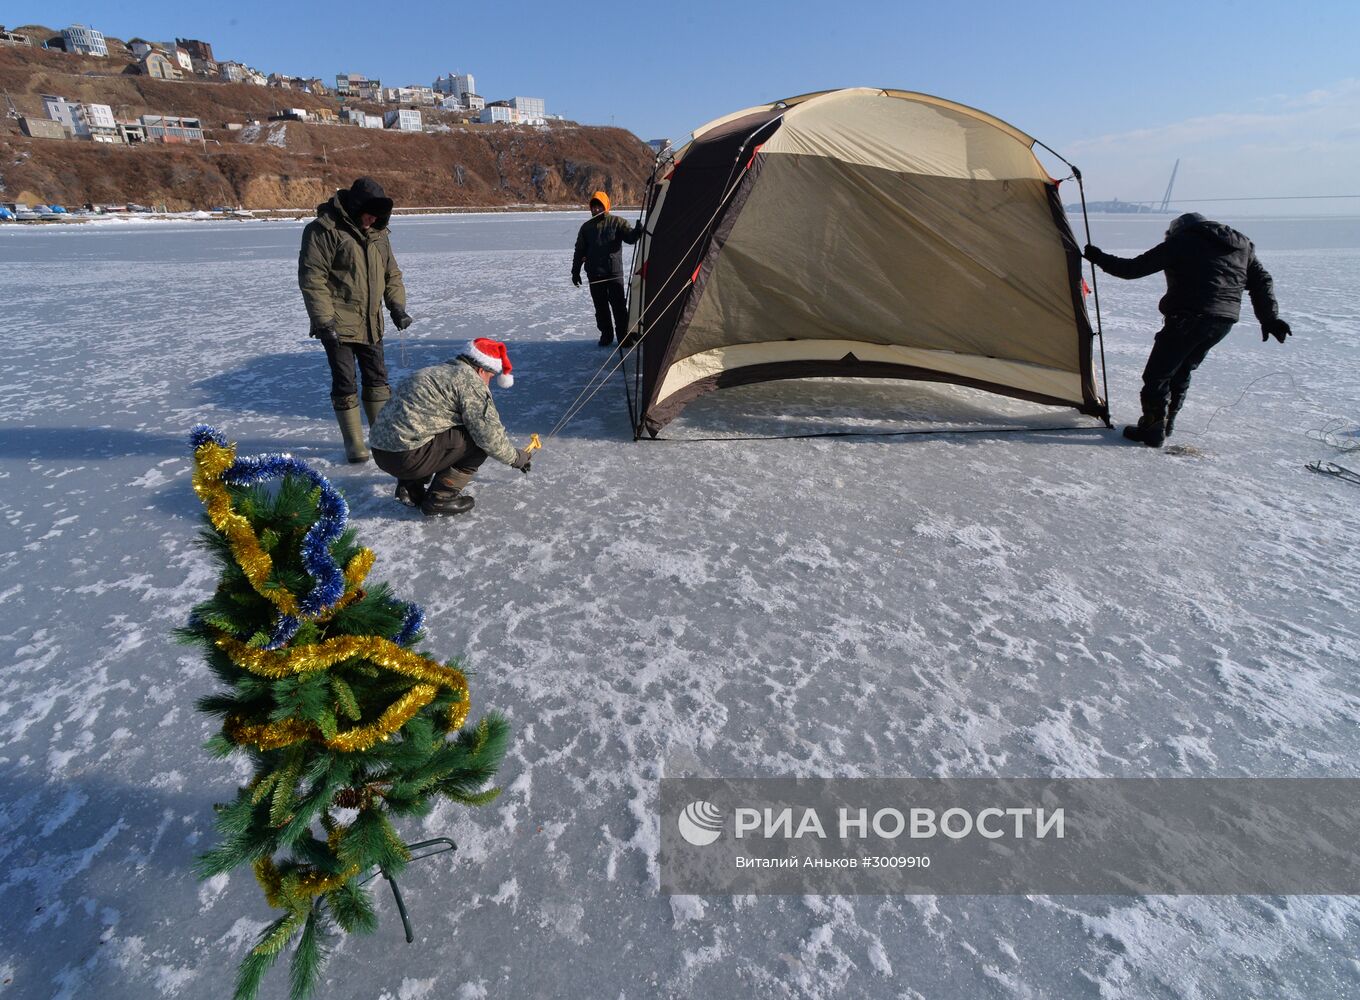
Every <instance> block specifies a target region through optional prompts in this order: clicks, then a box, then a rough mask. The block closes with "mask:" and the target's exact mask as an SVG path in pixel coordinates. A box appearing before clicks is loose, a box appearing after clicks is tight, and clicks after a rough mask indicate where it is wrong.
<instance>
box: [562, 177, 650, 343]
mask: <svg viewBox="0 0 1360 1000" xmlns="http://www.w3.org/2000/svg"><path fill="white" fill-rule="evenodd" d="M641 235H642V227H641V226H640V225H639V226H634V225H631V224H630V223H629V222H628V220H627V219H620V218H619V217H618V216H617V215H610V214H609V195H607V194H605V192H603V191H596V192H595V193H594V194H593V195H591V196H590V218H589V219H588V220H587V221H586V222H584V223H582V225H581V230H580V232H578V233H577V234H576V254H575V256H573V257H572V259H571V283H572V284H573V285H575V286H576V287H578V288H579V287H580V286H581V265H582V264H584V265H585V268H586V278H587V280H589V281H590V298H591V300H592V301H593V302H594V303H595V326H596V327H598V328H599V331H600V346H601V347H608V346H609V345H610V344H612V343H613V342H614V336H615V334H616V333H617V335H618V338H619V343H623V341H624V337H625V335H626V334H627V332H628V291H627V289H626V288H624V284H623V244H625V243H630V244H631V243H636V242H637V241H638V238H639V237H640V236H641ZM611 313H613V316H612V317H611V316H610V314H611ZM611 319H612V322H611Z"/></svg>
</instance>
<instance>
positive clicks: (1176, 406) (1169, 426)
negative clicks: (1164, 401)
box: [1166, 392, 1185, 437]
mask: <svg viewBox="0 0 1360 1000" xmlns="http://www.w3.org/2000/svg"><path fill="white" fill-rule="evenodd" d="M1184 404H1185V397H1184V396H1177V395H1176V394H1175V393H1174V392H1173V393H1172V394H1171V404H1170V405H1169V406H1168V407H1167V409H1166V436H1167V437H1170V436H1171V431H1172V430H1173V429H1174V428H1175V426H1176V414H1177V413H1180V412H1181V407H1182V406H1183V405H1184Z"/></svg>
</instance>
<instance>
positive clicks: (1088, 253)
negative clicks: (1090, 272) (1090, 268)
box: [1081, 243, 1100, 264]
mask: <svg viewBox="0 0 1360 1000" xmlns="http://www.w3.org/2000/svg"><path fill="white" fill-rule="evenodd" d="M1081 255H1082V256H1083V257H1085V258H1086V259H1087V260H1089V261H1090V262H1091V263H1092V264H1094V263H1095V262H1096V258H1097V257H1099V256H1100V247H1098V246H1096V245H1095V244H1094V243H1088V244H1086V249H1085V250H1083V251H1082V252H1081Z"/></svg>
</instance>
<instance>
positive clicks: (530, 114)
mask: <svg viewBox="0 0 1360 1000" xmlns="http://www.w3.org/2000/svg"><path fill="white" fill-rule="evenodd" d="M510 107H512V108H514V109H515V111H516V112H518V114H519V120H520V122H521V123H522V124H524V125H542V124H543V121H544V118H545V116H546V115H547V113H548V112H547V110H546V109H545V108H544V102H543V98H541V97H512V98H510Z"/></svg>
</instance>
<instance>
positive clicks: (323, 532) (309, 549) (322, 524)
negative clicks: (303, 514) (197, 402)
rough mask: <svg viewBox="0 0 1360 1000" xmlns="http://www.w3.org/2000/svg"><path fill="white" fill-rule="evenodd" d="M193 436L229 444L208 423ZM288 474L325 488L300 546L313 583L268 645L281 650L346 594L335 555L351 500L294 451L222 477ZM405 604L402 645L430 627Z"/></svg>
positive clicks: (241, 481)
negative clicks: (304, 623)
mask: <svg viewBox="0 0 1360 1000" xmlns="http://www.w3.org/2000/svg"><path fill="white" fill-rule="evenodd" d="M189 441H190V443H191V444H192V445H193V447H194V448H195V449H197V448H199V447H201V446H202V445H204V444H207V443H208V442H209V441H211V442H212V443H214V444H216V445H218V446H219V447H222V448H225V447H227V440H226V438H225V437H223V435H222V434H220V433H219V432H218V431H217V430H216V429H214V428H213V427H210V426H209V425H207V424H197V425H196V426H195V427H194V428H193V429H192V430H191V431H190V432H189ZM288 475H294V476H300V477H302V478H304V479H306V480H307V481H308V482H310V483H311V484H312V485H313V486H315V487H316V488H317V490H318V491H319V492H320V497H319V498H318V500H317V505H316V509H317V519H316V522H315V523H314V524H313V525H312V526H311V527H310V528H308V529H307V534H306V535H305V536H304V537H303V539H302V546H301V548H302V565H303V567H304V568H305V569H306V570H307V575H308V576H310V577H311V578H312V580H313V586H312V589H311V590H310V591H309V592H308V593H307V596H306V597H304V598H302V600H300V601H299V602H298V611H299V612H300V613H301V617H300V618H297V617H293V616H292V615H279V617H278V619H277V620H276V621H275V623H274V629H273V631H272V633H271V634H270V637H269V643H268V645H267V646H266V647H265V648H266V649H280V648H282V647H283V646H285V645H287V644H288V642H289V641H290V640H291V639H292V638H293V636H295V635H296V634H297V631H298V629H299V628H301V627H302V619H305V618H315V617H317V616H319V615H321V614H322V613H323V612H325V611H327V610H328V609H330V608H331V607H333V606H334V605H335V603H336V602H337V601H339V600H340V598H341V597H343V596H344V594H345V573H344V570H342V569H341V568H340V564H339V563H338V562H336V561H335V557H334V556H333V555H331V546H332V545H333V544H334V543H335V540H336V539H338V538H339V537H340V535H341V533H342V532H343V531H344V530H345V521H346V520H347V519H348V518H349V504H347V503H345V498H344V497H342V496H341V495H340V492H339V491H338V490H337V489H336V488H335V487H334V486H332V485H331V482H330V480H329V479H327V478H326V477H325V476H323V475H321V473H319V472H317V471H315V470H314V469H312V468H311V467H310V466H308V465H307V464H306V463H305V462H303V461H301V460H299V459H296V458H293V457H292V456H291V455H260V456H257V457H255V458H238V459H236V461H235V462H234V463H232V465H231V467H230V468H229V469H227V471H226V472H224V473H223V474H222V481H223V482H224V483H227V484H228V485H231V486H255V485H258V484H259V483H263V482H268V481H269V480H271V479H279V478H282V477H283V476H288ZM405 607H406V612H405V618H404V620H403V621H402V626H401V631H400V632H399V633H398V634H397V637H396V638H395V640H394V641H395V642H396V643H397V645H399V646H408V645H410V644H411V643H412V642H414V641H415V639H416V637H417V635H419V633H420V631H421V630H422V629H423V628H424V627H425V612H424V611H422V610H421V609H420V606H419V605H417V604H414V603H408V604H407V605H406V606H405Z"/></svg>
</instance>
